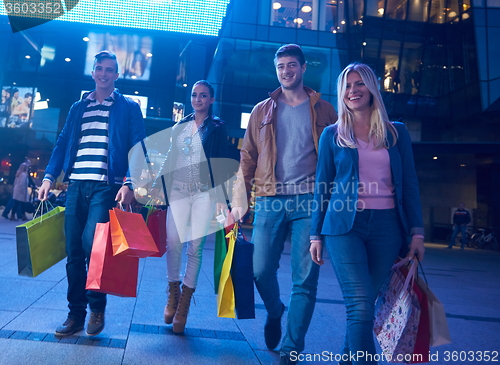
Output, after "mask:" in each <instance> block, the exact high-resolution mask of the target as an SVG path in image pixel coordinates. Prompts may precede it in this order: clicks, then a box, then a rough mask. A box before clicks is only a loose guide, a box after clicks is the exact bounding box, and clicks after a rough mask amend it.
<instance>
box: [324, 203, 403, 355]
mask: <svg viewBox="0 0 500 365" xmlns="http://www.w3.org/2000/svg"><path fill="white" fill-rule="evenodd" d="M325 243H326V248H327V249H328V254H329V255H330V258H331V260H332V263H333V268H334V269H335V273H336V275H337V280H338V282H339V285H340V289H341V290H342V294H343V297H344V302H345V306H346V311H347V334H346V340H345V346H344V351H343V352H344V354H346V355H347V356H345V360H343V361H342V362H341V364H357V365H361V364H363V365H365V364H370V365H376V364H377V362H376V361H370V359H369V358H367V357H365V356H357V358H356V359H355V361H353V362H351V361H349V356H348V355H349V354H350V353H354V354H357V353H362V354H371V355H374V354H376V353H377V352H376V350H375V342H374V339H373V320H374V313H375V299H376V297H377V294H378V291H379V290H380V287H381V286H382V284H383V283H384V280H385V279H386V278H387V276H388V275H389V272H390V270H391V267H392V265H393V264H394V261H395V260H396V257H397V256H398V252H399V249H400V248H401V243H402V233H401V228H400V224H399V218H398V215H397V212H396V210H395V209H381V210H376V209H365V210H364V211H360V212H356V216H355V219H354V224H353V227H352V229H351V230H350V231H349V232H348V233H346V234H344V235H341V236H325ZM346 360H347V361H346Z"/></svg>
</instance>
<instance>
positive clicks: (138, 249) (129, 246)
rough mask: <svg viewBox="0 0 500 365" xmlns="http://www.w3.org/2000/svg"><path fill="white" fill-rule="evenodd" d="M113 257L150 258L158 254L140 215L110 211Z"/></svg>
mask: <svg viewBox="0 0 500 365" xmlns="http://www.w3.org/2000/svg"><path fill="white" fill-rule="evenodd" d="M109 223H110V230H111V241H112V243H113V255H115V256H117V255H124V256H132V257H148V256H151V255H154V254H157V253H158V248H157V247H156V244H155V241H154V239H153V237H152V236H151V233H150V232H149V229H148V227H147V226H146V222H144V219H143V218H142V216H141V215H140V214H138V213H130V212H124V211H123V210H120V209H117V208H113V209H112V210H110V211H109Z"/></svg>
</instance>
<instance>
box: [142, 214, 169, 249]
mask: <svg viewBox="0 0 500 365" xmlns="http://www.w3.org/2000/svg"><path fill="white" fill-rule="evenodd" d="M146 224H147V226H148V229H149V232H150V233H151V236H152V237H153V239H154V241H155V243H156V248H158V253H156V254H154V255H151V257H162V256H163V254H164V253H165V252H167V211H166V210H161V209H154V210H153V211H152V212H151V213H150V214H149V215H148V218H147V223H146Z"/></svg>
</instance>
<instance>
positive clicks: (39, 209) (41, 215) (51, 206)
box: [31, 200, 54, 222]
mask: <svg viewBox="0 0 500 365" xmlns="http://www.w3.org/2000/svg"><path fill="white" fill-rule="evenodd" d="M44 206H45V213H48V212H49V211H51V210H52V209H54V206H53V205H52V203H51V202H50V201H48V200H44V201H41V202H40V204H38V207H37V208H36V210H35V213H33V218H31V220H33V219H35V218H37V215H38V212H40V217H43V215H44V214H45V213H44V212H43V207H44ZM49 208H50V209H49ZM42 221H43V218H42V219H41V220H40V222H42Z"/></svg>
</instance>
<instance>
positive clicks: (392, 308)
mask: <svg viewBox="0 0 500 365" xmlns="http://www.w3.org/2000/svg"><path fill="white" fill-rule="evenodd" d="M415 265H416V263H412V264H411V267H410V269H409V273H408V275H407V277H406V278H405V276H404V275H403V273H402V272H401V270H399V267H395V268H393V270H392V274H391V276H390V278H389V280H388V281H387V282H386V283H385V284H384V285H383V287H382V289H381V290H380V294H379V298H378V300H377V303H376V306H375V321H374V328H373V330H374V332H375V335H376V336H377V340H378V342H379V344H380V347H381V348H382V352H383V353H384V355H385V356H386V358H387V359H391V360H389V362H400V361H397V358H398V355H402V357H401V358H404V357H405V355H407V354H410V355H411V354H413V351H414V347H415V340H416V337H417V331H418V323H419V319H420V307H419V304H418V298H417V296H416V294H415V292H414V291H413V288H412V286H411V285H412V284H413V283H412V282H411V280H412V278H413V276H414V275H415V270H416V266H415Z"/></svg>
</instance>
